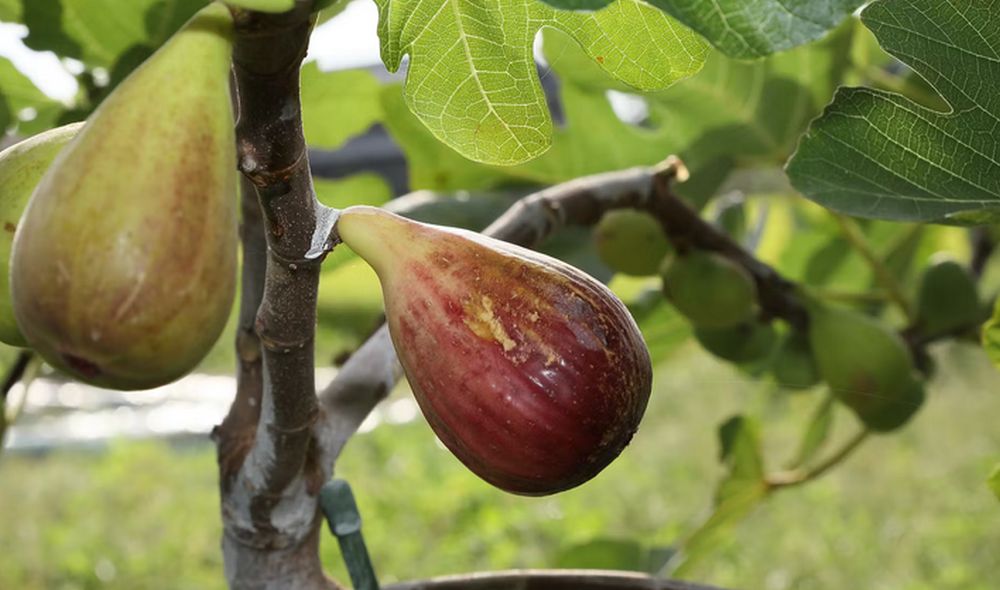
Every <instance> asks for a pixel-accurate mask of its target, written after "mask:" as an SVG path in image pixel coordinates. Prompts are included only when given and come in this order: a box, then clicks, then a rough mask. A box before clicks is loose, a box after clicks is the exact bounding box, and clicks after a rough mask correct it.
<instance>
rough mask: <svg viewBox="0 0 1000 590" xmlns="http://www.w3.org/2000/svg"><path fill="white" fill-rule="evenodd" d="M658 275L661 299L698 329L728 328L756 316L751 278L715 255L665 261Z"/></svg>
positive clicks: (700, 253)
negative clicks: (659, 277)
mask: <svg viewBox="0 0 1000 590" xmlns="http://www.w3.org/2000/svg"><path fill="white" fill-rule="evenodd" d="M660 276H661V278H662V279H663V294H664V296H665V297H666V298H667V300H668V301H670V302H671V303H672V304H673V306H674V307H676V308H677V311H679V312H681V313H682V314H684V316H685V317H687V319H688V320H690V321H691V323H692V324H694V325H695V326H696V327H698V328H706V329H716V328H728V327H731V326H735V325H737V324H741V323H743V322H747V321H749V320H751V319H752V318H753V316H754V314H755V313H756V310H757V284H756V283H754V280H753V277H751V276H750V273H748V272H747V271H746V269H744V268H743V267H742V266H740V265H739V264H737V263H735V262H733V261H732V260H730V259H728V258H726V257H725V256H723V255H721V254H718V253H716V252H705V251H702V250H695V251H693V252H688V253H686V254H681V255H677V256H674V257H672V258H669V259H667V260H666V261H665V262H664V264H663V267H662V268H661V269H660Z"/></svg>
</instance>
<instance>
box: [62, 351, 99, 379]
mask: <svg viewBox="0 0 1000 590" xmlns="http://www.w3.org/2000/svg"><path fill="white" fill-rule="evenodd" d="M62 359H63V360H64V361H66V366H67V367H69V368H70V369H71V370H72V371H73V372H74V373H78V374H79V375H80V376H82V377H86V378H87V379H95V378H97V377H100V375H101V373H102V371H101V367H100V366H98V365H97V364H95V363H92V362H90V361H88V360H87V359H85V358H82V357H78V356H76V355H73V354H68V353H63V354H62Z"/></svg>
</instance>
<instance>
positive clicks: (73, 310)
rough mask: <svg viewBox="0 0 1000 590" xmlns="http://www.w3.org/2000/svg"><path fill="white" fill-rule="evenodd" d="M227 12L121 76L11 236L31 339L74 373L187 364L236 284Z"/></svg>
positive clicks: (100, 377) (164, 373) (20, 304)
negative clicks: (124, 75) (118, 83)
mask: <svg viewBox="0 0 1000 590" xmlns="http://www.w3.org/2000/svg"><path fill="white" fill-rule="evenodd" d="M231 56H232V17H231V15H230V13H229V10H228V9H227V8H226V7H225V6H223V5H222V4H219V3H213V4H210V5H209V6H208V7H206V8H205V9H203V10H202V11H200V12H199V13H198V14H196V15H195V16H194V17H193V18H192V19H191V21H189V22H188V23H187V24H186V25H185V26H184V28H183V29H181V30H180V31H179V32H178V33H177V34H176V35H174V37H173V38H171V39H170V40H169V41H168V42H167V43H166V44H165V45H164V46H163V47H161V48H160V49H159V50H158V51H157V52H156V53H155V54H154V55H153V56H151V57H150V58H149V59H148V60H147V61H146V62H145V63H144V64H143V65H142V66H140V67H139V68H138V69H136V70H135V72H133V73H132V74H131V75H130V76H129V77H128V78H127V79H126V80H125V81H123V82H122V83H121V84H120V85H119V86H118V87H117V88H116V89H115V90H114V91H113V92H112V93H111V94H110V95H109V96H108V97H107V99H105V101H104V102H103V103H102V104H101V106H100V107H99V108H98V109H97V110H96V111H95V112H94V113H93V114H92V115H91V117H90V118H89V119H88V120H87V122H86V124H85V125H84V127H83V129H82V130H81V131H80V133H79V134H78V135H77V137H76V138H75V139H74V140H73V141H71V142H70V143H69V144H68V145H67V146H66V147H65V148H64V149H63V150H62V152H61V153H60V154H59V156H58V157H57V158H56V160H55V162H54V163H53V165H52V166H51V167H50V168H49V170H48V171H47V172H46V174H45V176H44V177H43V179H42V180H41V182H40V184H39V186H38V188H37V189H36V190H35V192H34V194H33V195H32V197H31V200H30V202H29V204H28V207H27V210H26V211H25V214H24V217H23V219H22V222H21V224H20V226H19V227H18V230H17V234H16V236H15V239H14V249H13V253H12V257H11V292H12V296H13V301H14V312H15V316H16V318H17V323H18V325H19V326H20V328H21V331H22V333H23V334H24V336H25V337H26V339H27V341H28V344H29V345H30V346H31V347H32V348H34V349H35V350H36V351H37V352H38V353H39V354H41V356H42V357H43V358H44V359H45V360H46V361H47V362H49V363H50V364H52V365H53V366H55V367H56V368H58V369H60V370H62V371H65V372H67V373H69V374H71V375H72V376H74V377H75V378H77V379H79V380H81V381H85V382H87V383H92V384H95V385H99V386H104V387H111V388H115V389H148V388H152V387H156V386H159V385H163V384H165V383H168V382H170V381H173V380H174V379H177V378H179V377H181V376H182V375H184V374H185V373H187V372H188V371H190V370H191V369H193V368H194V367H195V366H196V365H197V363H198V362H199V361H200V360H201V359H202V358H203V357H204V355H205V354H206V353H207V351H208V350H209V348H210V347H211V346H212V344H213V343H214V342H215V340H216V339H217V338H218V336H219V334H220V333H221V331H222V329H223V327H224V325H225V323H226V320H227V318H228V315H229V310H230V308H231V306H232V301H233V297H234V294H235V277H236V260H237V259H236V245H237V232H236V227H237V208H236V205H237V199H236V194H237V193H236V167H235V165H236V152H235V137H234V129H233V114H232V107H231V98H230V93H229V69H230V61H231Z"/></svg>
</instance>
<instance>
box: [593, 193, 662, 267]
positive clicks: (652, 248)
mask: <svg viewBox="0 0 1000 590" xmlns="http://www.w3.org/2000/svg"><path fill="white" fill-rule="evenodd" d="M594 241H595V245H596V247H597V255H598V256H599V257H600V258H601V260H602V261H603V262H604V263H605V264H607V265H608V267H610V268H611V270H614V271H615V272H620V273H623V274H627V275H632V276H637V277H645V276H652V275H655V274H656V272H657V271H658V270H659V269H660V264H661V263H662V262H663V257H664V256H666V255H667V251H668V250H670V243H669V242H668V241H667V236H666V235H665V234H664V233H663V228H662V227H660V222H659V221H657V220H656V219H655V218H653V216H652V215H650V214H649V213H644V212H642V211H636V210H634V209H616V210H614V211H608V212H607V213H605V214H604V216H603V217H601V221H600V222H598V224H597V226H596V227H595V228H594Z"/></svg>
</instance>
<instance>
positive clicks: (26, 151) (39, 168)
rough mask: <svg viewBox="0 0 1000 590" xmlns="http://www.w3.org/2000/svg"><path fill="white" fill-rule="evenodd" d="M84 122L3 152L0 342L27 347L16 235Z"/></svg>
mask: <svg viewBox="0 0 1000 590" xmlns="http://www.w3.org/2000/svg"><path fill="white" fill-rule="evenodd" d="M82 125H83V123H71V124H69V125H64V126H62V127H57V128H55V129H50V130H48V131H45V132H44V133H39V134H38V135H36V136H34V137H30V138H28V139H26V140H24V141H21V142H18V143H16V144H14V145H12V146H10V147H9V148H7V149H5V150H4V151H3V152H0V191H2V192H0V223H2V224H3V232H2V233H0V342H3V343H4V344H10V345H11V346H27V345H28V341H27V340H25V339H24V335H23V334H21V330H20V329H19V328H18V327H17V320H15V319H14V307H13V305H12V303H11V298H10V250H11V246H13V243H14V232H15V231H16V230H17V226H18V224H20V222H21V215H22V214H23V213H24V208H25V207H26V206H27V205H28V199H29V198H30V197H31V193H32V192H33V191H34V190H35V187H36V186H38V182H39V181H40V180H41V178H42V175H44V174H45V171H46V170H48V168H49V166H50V165H51V164H52V160H54V159H55V158H56V156H57V155H58V154H59V150H61V149H62V148H63V146H65V145H66V144H67V143H68V142H69V140H71V139H73V138H74V137H76V134H77V132H78V131H79V130H80V127H81V126H82Z"/></svg>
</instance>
